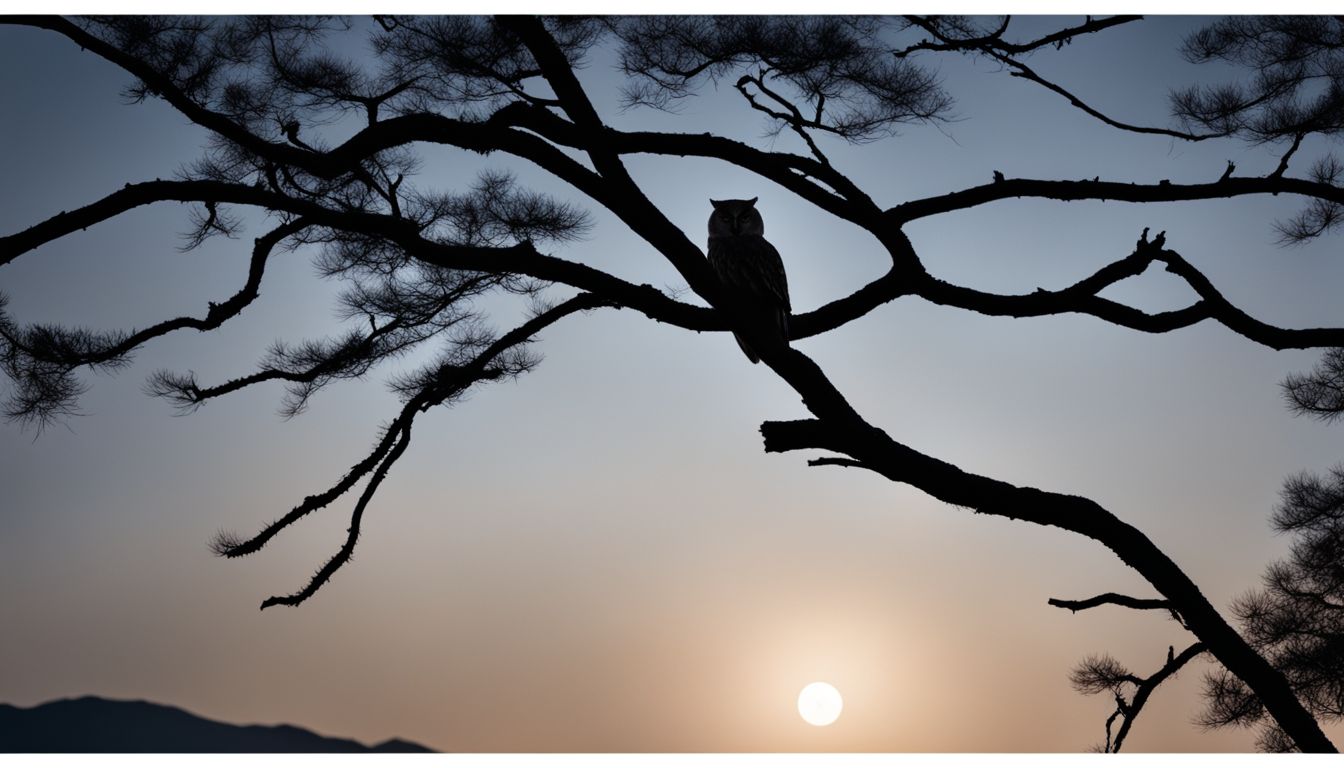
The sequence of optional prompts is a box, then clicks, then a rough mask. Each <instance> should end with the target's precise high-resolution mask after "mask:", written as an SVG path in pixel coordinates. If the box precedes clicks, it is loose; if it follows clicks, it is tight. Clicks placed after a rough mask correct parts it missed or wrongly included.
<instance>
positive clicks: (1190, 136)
mask: <svg viewBox="0 0 1344 768" xmlns="http://www.w3.org/2000/svg"><path fill="white" fill-rule="evenodd" d="M905 18H906V19H907V20H908V21H909V22H910V23H911V24H913V25H915V26H917V27H919V28H920V29H923V30H924V31H925V32H927V33H929V34H930V35H933V36H934V38H935V39H937V40H938V42H936V43H934V42H930V41H923V42H921V43H918V44H916V45H913V46H911V47H909V48H906V49H905V50H903V51H898V52H896V54H895V55H896V57H897V58H903V57H905V56H907V55H909V54H910V53H913V52H915V51H961V52H968V53H982V54H984V55H986V56H989V57H990V58H992V59H994V60H995V61H998V62H999V63H1001V64H1003V65H1004V66H1007V67H1009V68H1011V69H1012V72H1011V74H1012V75H1013V77H1020V78H1023V79H1025V80H1030V81H1031V82H1033V83H1036V84H1037V85H1040V86H1042V87H1043V88H1046V89H1047V90H1050V91H1053V92H1054V93H1057V94H1059V95H1060V96H1063V97H1064V98H1065V99H1068V101H1069V103H1070V104H1072V105H1073V106H1074V107H1077V108H1078V109H1081V110H1082V111H1083V112H1085V113H1087V114H1088V115H1090V116H1092V117H1094V118H1096V119H1097V120H1100V121H1101V122H1103V123H1105V124H1107V125H1109V126H1111V127H1113V128H1119V129H1120V130H1122V131H1129V132H1131V133H1146V134H1153V135H1158V136H1170V137H1172V138H1177V139H1185V140H1186V141H1203V140H1205V139H1213V138H1220V137H1223V136H1226V135H1227V134H1225V133H1207V134H1196V133H1190V132H1188V131H1177V130H1173V129H1170V128H1153V127H1150V126H1141V125H1133V124H1131V123H1125V122H1121V121H1119V120H1115V119H1113V118H1111V117H1108V116H1107V115H1105V114H1103V113H1102V112H1101V111H1099V110H1097V109H1095V108H1093V107H1091V106H1088V105H1087V104H1086V103H1084V102H1083V100H1082V99H1080V98H1078V97H1077V96H1075V95H1074V94H1072V93H1070V92H1069V91H1067V90H1065V89H1064V88H1063V87H1062V86H1059V85H1057V84H1055V83H1053V82H1051V81H1049V80H1047V79H1045V78H1044V77H1041V76H1040V75H1038V74H1037V73H1036V71H1035V70H1033V69H1032V68H1031V67H1028V66H1027V65H1026V64H1023V63H1022V62H1021V61H1018V60H1017V59H1015V58H1013V57H1014V56H1015V55H1019V54H1023V53H1029V52H1031V51H1034V50H1036V49H1038V48H1043V47H1045V46H1047V45H1055V46H1056V47H1059V46H1062V45H1064V44H1066V43H1068V42H1070V41H1071V40H1072V38H1073V37H1074V36H1075V35H1080V34H1086V33H1091V32H1099V31H1101V30H1103V29H1106V28H1107V27H1113V26H1118V25H1120V24H1126V23H1129V22H1131V21H1138V20H1139V19H1142V18H1143V17H1142V16H1112V17H1111V18H1109V19H1098V20H1093V19H1091V18H1090V17H1089V19H1088V21H1087V23H1085V24H1080V25H1078V26H1076V27H1070V28H1068V29H1063V30H1060V31H1059V32H1055V33H1053V34H1050V35H1046V36H1044V37H1041V38H1039V39H1037V40H1033V41H1031V42H1029V43H1021V44H1017V43H1009V42H1006V41H1004V40H1003V37H1002V36H1003V32H1004V30H1005V29H1006V28H1007V26H1008V19H1006V18H1005V19H1004V22H1003V26H1001V27H1000V28H999V30H998V31H997V32H995V33H992V34H990V35H987V36H982V37H975V38H963V39H958V38H954V37H949V36H947V35H945V34H944V33H943V32H941V31H940V30H939V29H938V26H937V24H936V23H934V22H932V21H930V20H929V19H926V18H923V17H920V16H906V17H905Z"/></svg>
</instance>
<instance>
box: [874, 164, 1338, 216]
mask: <svg viewBox="0 0 1344 768" xmlns="http://www.w3.org/2000/svg"><path fill="white" fill-rule="evenodd" d="M1280 193H1288V194H1293V195H1302V196H1304V197H1312V198H1319V199H1321V200H1329V201H1332V202H1336V203H1344V188H1341V187H1337V186H1334V185H1331V184H1323V183H1321V182H1317V181H1309V180H1307V179H1294V178H1284V177H1245V176H1237V177H1230V178H1224V179H1222V180H1220V181H1216V182H1213V183H1211V184H1167V183H1161V184H1124V183H1120V182H1114V181H1051V180H1045V179H1005V180H1003V181H1000V182H993V183H990V184H984V185H982V186H978V187H970V188H968V189H963V190H960V191H957V192H951V193H948V194H945V195H938V196H935V197H927V198H923V199H920V200H911V201H909V202H906V203H901V204H900V205H897V206H896V207H894V208H890V209H888V210H887V211H886V212H885V213H884V214H883V216H884V218H885V219H886V222H887V224H888V225H890V226H896V227H899V226H903V225H905V224H907V223H909V222H911V221H915V220H917V219H922V218H926V217H928V216H936V215H938V214H943V213H951V212H952V211H961V210H966V209H967V208H974V207H976V206H979V205H984V204H986V203H991V202H994V201H996V200H1007V199H1009V198H1017V197H1029V198H1044V199H1049V200H1065V201H1069V200H1118V201H1122V202H1129V203H1166V202H1177V201H1184V200H1218V199H1222V198H1231V197H1240V196H1242V195H1277V194H1280Z"/></svg>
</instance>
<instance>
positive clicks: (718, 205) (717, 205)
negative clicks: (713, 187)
mask: <svg viewBox="0 0 1344 768" xmlns="http://www.w3.org/2000/svg"><path fill="white" fill-rule="evenodd" d="M724 202H725V201H723V200H715V199H713V198H710V201H709V204H710V205H712V206H714V210H716V211H717V210H718V209H720V208H722V207H723V204H724Z"/></svg>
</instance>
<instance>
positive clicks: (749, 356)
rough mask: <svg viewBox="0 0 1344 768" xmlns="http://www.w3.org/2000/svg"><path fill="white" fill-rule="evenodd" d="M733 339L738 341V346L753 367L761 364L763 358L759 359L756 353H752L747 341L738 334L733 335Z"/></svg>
mask: <svg viewBox="0 0 1344 768" xmlns="http://www.w3.org/2000/svg"><path fill="white" fill-rule="evenodd" d="M733 338H734V339H737V346H739V347H741V348H742V351H743V352H745V353H746V354H747V359H748V360H750V361H751V364H752V365H755V364H756V363H759V362H761V358H759V357H757V356H756V353H755V352H752V351H751V347H749V346H747V340H746V339H744V338H742V337H741V336H739V335H738V334H736V333H734V334H733Z"/></svg>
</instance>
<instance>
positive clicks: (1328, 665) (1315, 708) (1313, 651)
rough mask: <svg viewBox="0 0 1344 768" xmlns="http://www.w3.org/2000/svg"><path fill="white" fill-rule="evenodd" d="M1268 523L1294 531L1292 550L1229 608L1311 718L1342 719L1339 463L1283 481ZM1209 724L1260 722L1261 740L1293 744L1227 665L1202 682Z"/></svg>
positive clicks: (1343, 537)
mask: <svg viewBox="0 0 1344 768" xmlns="http://www.w3.org/2000/svg"><path fill="white" fill-rule="evenodd" d="M1272 521H1273V524H1274V529H1275V530H1276V531H1278V532H1280V533H1289V534H1292V535H1293V546H1292V554H1291V555H1290V556H1289V557H1288V559H1286V560H1282V561H1279V562H1276V563H1274V564H1272V565H1270V566H1269V568H1268V569H1267V570H1266V571H1265V576H1264V587H1263V588H1262V589H1259V590H1256V591H1253V592H1251V593H1249V594H1247V595H1245V596H1243V597H1241V598H1239V599H1238V600H1237V601H1236V602H1235V603H1233V605H1232V613H1233V614H1234V615H1236V617H1237V618H1238V619H1240V620H1241V625H1242V633H1243V634H1244V635H1245V636H1246V639H1247V641H1249V642H1250V643H1251V645H1252V646H1254V647H1255V648H1256V650H1258V651H1259V652H1260V653H1262V654H1264V655H1265V657H1266V658H1267V659H1269V661H1270V663H1271V664H1273V665H1274V666H1275V667H1276V668H1278V669H1279V670H1280V671H1281V672H1282V673H1283V674H1284V676H1285V677H1287V678H1288V680H1289V682H1290V683H1291V684H1292V686H1293V690H1295V691H1296V692H1297V695H1298V698H1300V699H1301V700H1302V702H1303V704H1305V705H1306V706H1307V708H1308V709H1310V710H1311V711H1312V713H1313V714H1315V715H1316V716H1317V717H1319V718H1321V719H1323V720H1326V721H1338V720H1340V719H1341V718H1344V466H1338V467H1335V468H1334V469H1332V470H1330V472H1329V474H1328V475H1327V476H1325V477H1320V476H1316V475H1311V474H1301V475H1297V476H1295V477H1291V478H1289V479H1288V480H1287V481H1285V482H1284V487H1283V493H1282V496H1281V499H1280V503H1279V506H1278V508H1277V509H1276V510H1275V512H1274V516H1273V518H1272ZM1205 698H1206V700H1207V702H1208V708H1207V709H1206V711H1205V713H1204V715H1203V716H1202V718H1201V722H1202V723H1203V724H1204V725H1206V726H1209V727H1223V726H1242V727H1247V726H1254V725H1259V726H1262V728H1261V733H1260V737H1259V741H1258V743H1259V745H1260V747H1261V748H1262V749H1264V750H1266V751H1271V752H1285V751H1297V749H1296V745H1295V744H1294V742H1293V740H1292V739H1291V738H1289V737H1288V736H1287V734H1285V733H1283V731H1282V729H1280V728H1279V727H1278V726H1277V725H1275V724H1274V723H1273V721H1272V719H1270V718H1269V717H1268V716H1267V715H1268V713H1266V712H1265V708H1264V707H1263V706H1262V705H1261V704H1260V701H1259V699H1258V698H1257V697H1256V696H1255V694H1254V693H1253V692H1252V691H1250V690H1249V689H1248V688H1247V687H1246V685H1245V684H1244V683H1243V682H1242V681H1240V680H1238V679H1236V678H1235V677H1233V676H1232V675H1230V674H1228V673H1227V671H1226V670H1217V671H1215V672H1212V673H1210V674H1209V675H1208V676H1207V678H1206V681H1205Z"/></svg>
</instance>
